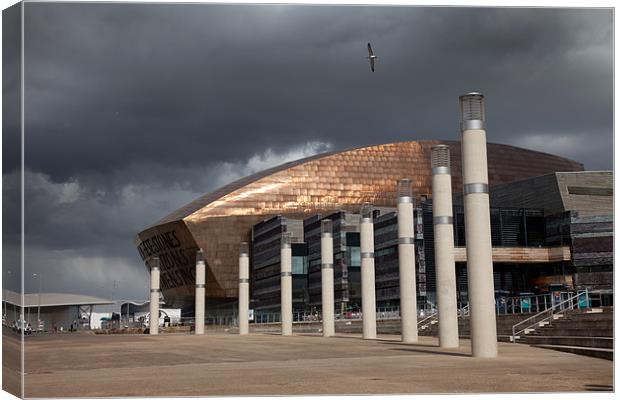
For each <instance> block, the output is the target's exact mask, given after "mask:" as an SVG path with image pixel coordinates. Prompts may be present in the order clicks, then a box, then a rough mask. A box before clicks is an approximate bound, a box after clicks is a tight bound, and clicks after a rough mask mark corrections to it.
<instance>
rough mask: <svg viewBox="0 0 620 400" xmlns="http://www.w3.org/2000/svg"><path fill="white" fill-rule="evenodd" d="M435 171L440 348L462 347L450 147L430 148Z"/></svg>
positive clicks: (434, 200)
mask: <svg viewBox="0 0 620 400" xmlns="http://www.w3.org/2000/svg"><path fill="white" fill-rule="evenodd" d="M431 168H432V172H433V182H432V186H433V187H432V190H433V235H434V242H435V274H436V280H437V305H438V317H439V347H442V348H454V347H459V322H458V315H457V307H456V273H455V267H454V231H453V225H452V217H453V216H452V179H451V178H452V176H451V175H450V148H449V147H448V146H446V145H437V146H433V147H431Z"/></svg>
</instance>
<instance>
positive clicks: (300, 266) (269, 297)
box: [250, 215, 309, 313]
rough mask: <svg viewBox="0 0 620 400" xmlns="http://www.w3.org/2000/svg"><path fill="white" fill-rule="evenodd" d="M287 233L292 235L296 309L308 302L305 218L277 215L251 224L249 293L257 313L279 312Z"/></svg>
mask: <svg viewBox="0 0 620 400" xmlns="http://www.w3.org/2000/svg"><path fill="white" fill-rule="evenodd" d="M285 232H288V233H290V234H291V253H292V266H291V267H292V271H291V272H292V275H293V310H301V309H304V308H305V307H306V305H307V304H308V303H309V297H308V256H307V255H308V248H307V245H306V243H304V230H303V221H301V220H294V219H287V218H284V217H282V216H280V215H276V216H274V217H272V218H269V219H266V220H264V221H261V222H259V223H258V224H256V225H254V226H253V227H252V244H251V248H252V262H251V264H250V275H251V278H252V279H251V280H250V282H251V283H250V295H251V307H252V308H253V309H254V310H255V311H256V312H258V313H261V312H279V311H280V289H281V282H280V279H281V277H280V247H281V241H282V234H283V233H285Z"/></svg>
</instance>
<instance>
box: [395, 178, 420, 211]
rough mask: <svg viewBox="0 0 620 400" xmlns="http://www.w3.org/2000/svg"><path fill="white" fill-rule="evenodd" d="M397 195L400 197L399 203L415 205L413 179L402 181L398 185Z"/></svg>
mask: <svg viewBox="0 0 620 400" xmlns="http://www.w3.org/2000/svg"><path fill="white" fill-rule="evenodd" d="M396 194H397V195H398V203H412V204H414V203H415V202H414V200H413V192H412V190H411V179H408V178H406V179H400V180H399V181H398V183H397V184H396ZM414 206H415V204H414Z"/></svg>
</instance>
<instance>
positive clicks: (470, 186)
mask: <svg viewBox="0 0 620 400" xmlns="http://www.w3.org/2000/svg"><path fill="white" fill-rule="evenodd" d="M472 193H489V185H488V184H487V183H467V184H464V185H463V194H464V195H468V194H472Z"/></svg>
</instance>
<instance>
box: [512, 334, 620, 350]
mask: <svg viewBox="0 0 620 400" xmlns="http://www.w3.org/2000/svg"><path fill="white" fill-rule="evenodd" d="M520 342H521V343H527V344H531V345H539V344H550V345H561V346H577V347H593V348H601V349H612V348H613V347H614V339H613V338H612V337H590V336H534V335H528V336H526V337H524V338H523V340H522V341H520Z"/></svg>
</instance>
